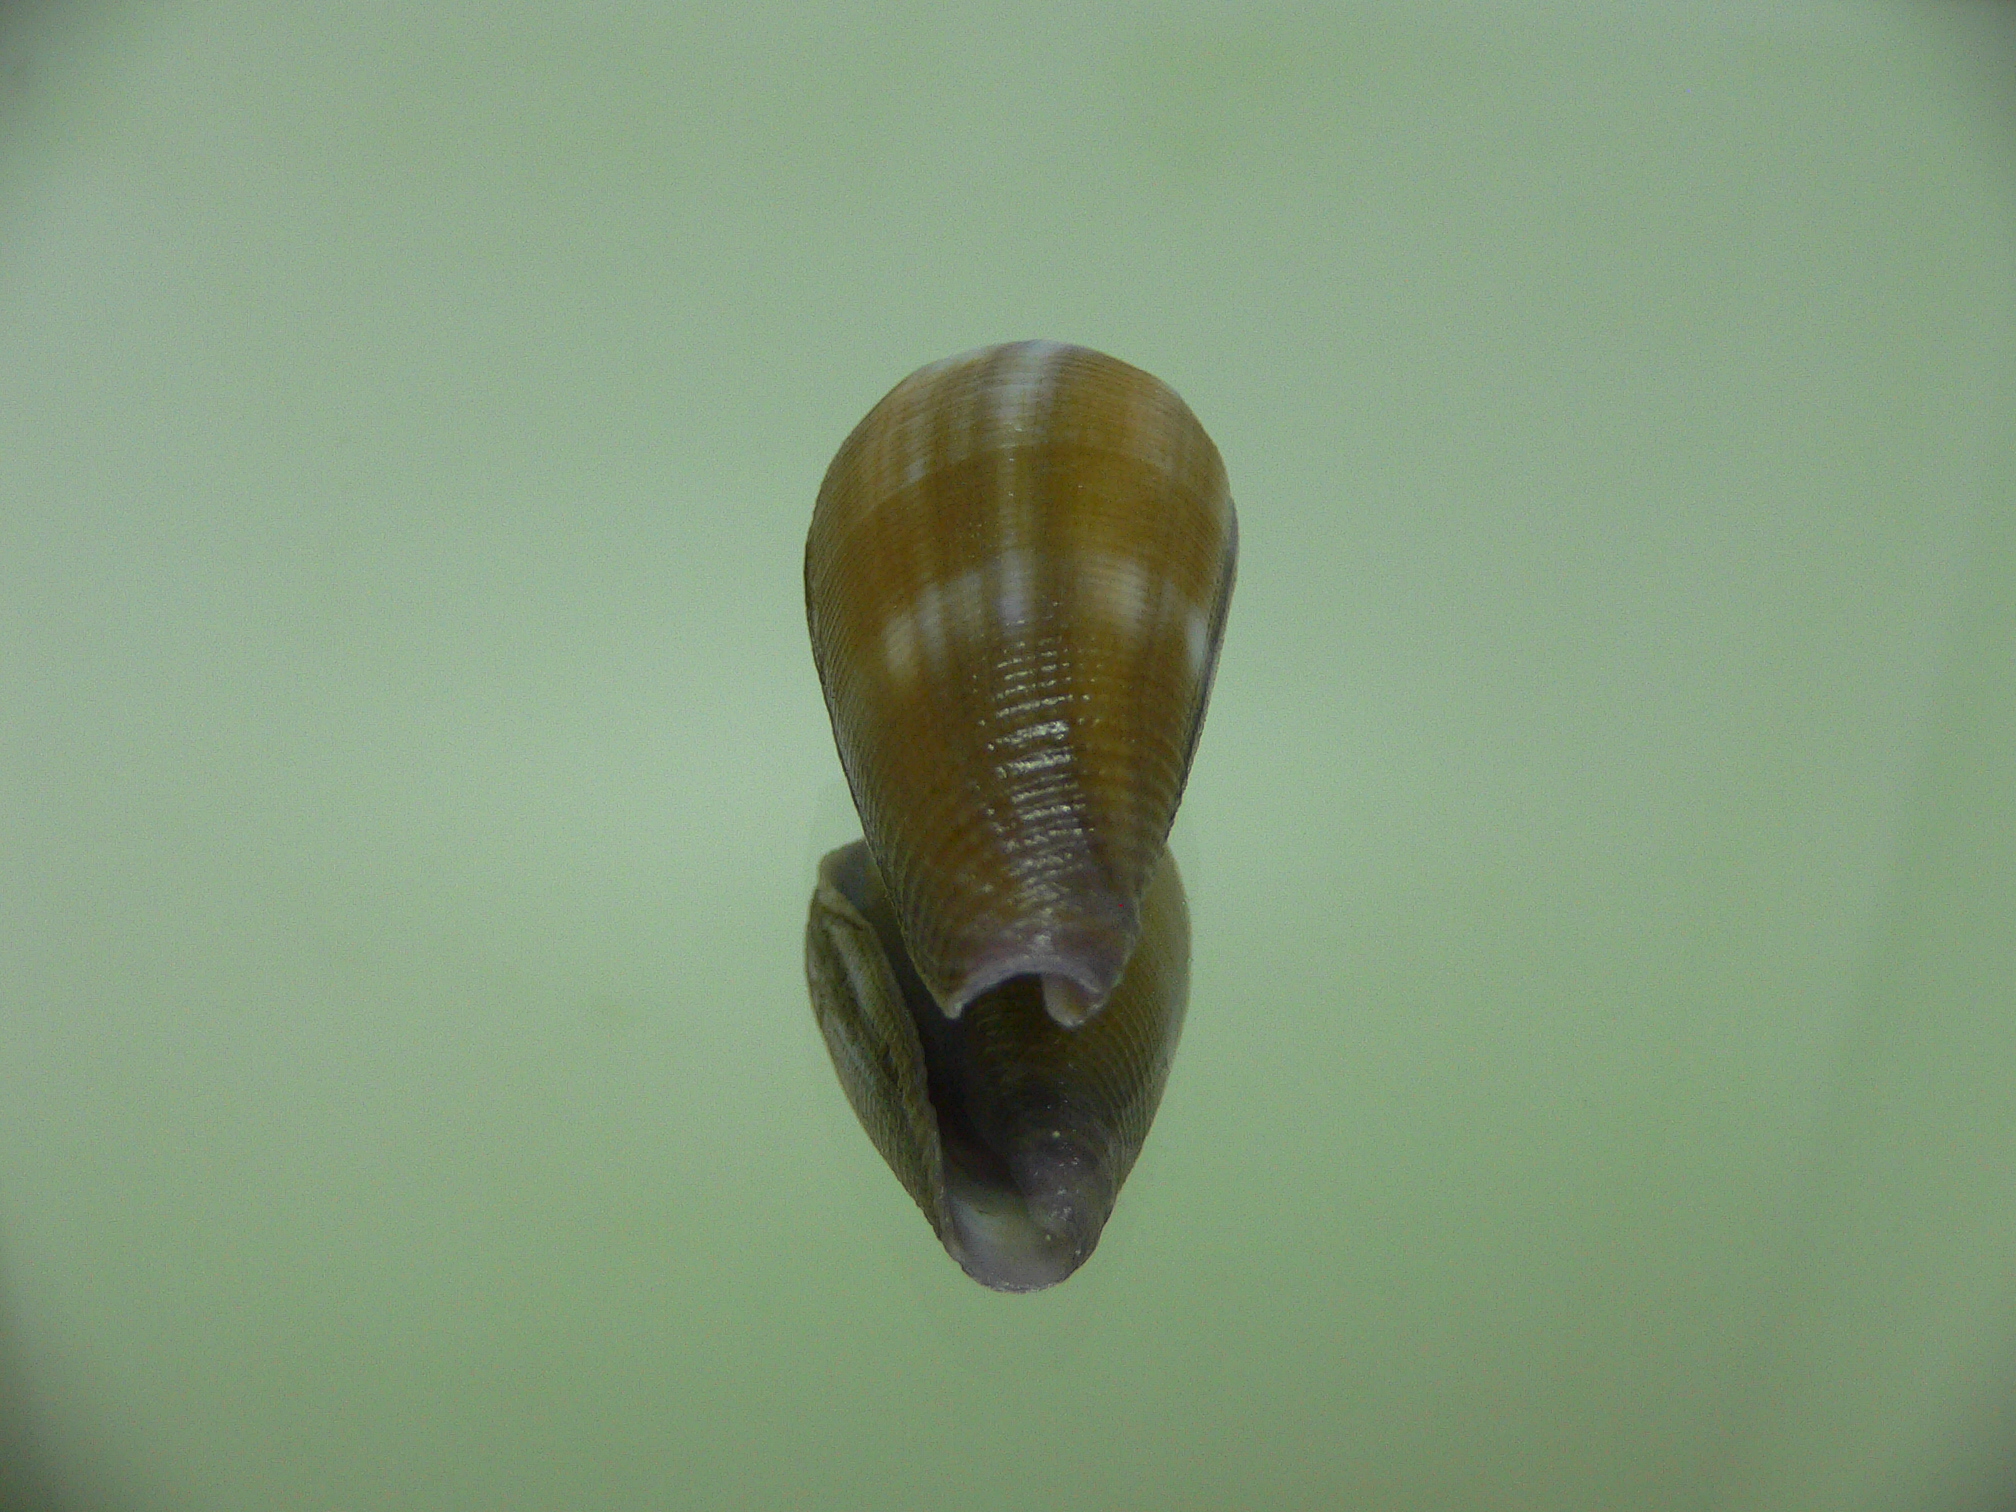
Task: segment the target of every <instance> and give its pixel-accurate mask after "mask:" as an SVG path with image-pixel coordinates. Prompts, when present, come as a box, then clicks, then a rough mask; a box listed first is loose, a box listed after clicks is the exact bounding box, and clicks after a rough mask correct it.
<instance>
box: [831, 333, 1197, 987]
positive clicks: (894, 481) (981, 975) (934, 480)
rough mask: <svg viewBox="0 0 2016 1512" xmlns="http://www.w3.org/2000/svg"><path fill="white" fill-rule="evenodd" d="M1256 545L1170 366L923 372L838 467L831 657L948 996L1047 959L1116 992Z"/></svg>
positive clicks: (1027, 973)
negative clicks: (1168, 377)
mask: <svg viewBox="0 0 2016 1512" xmlns="http://www.w3.org/2000/svg"><path fill="white" fill-rule="evenodd" d="M1236 557H1237V524H1236V520H1235V518H1234V514H1233V508H1232V502H1231V498H1230V495H1229V493H1228V490H1227V487H1226V479H1225V469H1224V466H1223V464H1222V463H1221V461H1220V460H1219V456H1218V451H1217V448H1216V447H1215V446H1213V445H1212V443H1211V440H1210V438H1209V437H1208V436H1207V435H1205V433H1204V430H1203V427H1202V426H1201V425H1199V424H1198V422H1197V419H1196V417H1195V416H1194V415H1192V414H1191V412H1190V410H1189V408H1188V407H1187V406H1186V405H1185V404H1184V403H1183V401H1182V400H1181V399H1179V398H1178V397H1177V396H1176V395H1175V393H1174V392H1172V391H1171V390H1170V389H1169V388H1168V387H1167V386H1166V385H1164V384H1162V383H1161V382H1160V381H1158V380H1157V379H1155V378H1153V377H1151V376H1149V375H1148V374H1147V373H1144V372H1142V371H1141V370H1140V369H1138V368H1134V367H1130V366H1128V365H1127V364H1125V363H1123V362H1119V361H1116V360H1115V359H1113V358H1111V357H1107V356H1104V355H1102V354H1100V353H1097V352H1093V351H1089V350H1087V349H1085V348H1082V347H1073V346H1066V345H1062V344H1058V343H1054V342H1020V343H1014V344H1011V345H1006V346H998V347H988V348H985V349H982V350H980V351H976V352H970V353H967V354H965V355H963V356H959V357H953V358H949V359H947V360H945V361H943V362H938V363H934V364H932V365H931V366H929V367H926V368H923V369H920V370H919V371H918V372H916V373H913V374H912V375H911V376H910V377H908V378H906V379H904V380H903V381H902V382H901V383H899V384H898V385H897V386H896V387H895V388H894V389H893V390H892V391H891V392H890V393H889V394H888V395H887V396H886V397H885V398H884V399H883V400H882V401H881V402H880V403H879V404H877V405H876V406H875V408H874V409H873V410H871V411H870V412H869V414H868V415H867V417H866V418H865V419H863V420H862V421H861V423H860V424H859V425H858V426H857V427H856V428H855V430H854V432H853V433H852V434H851V435H850V436H849V437H848V438H847V440H846V442H845V444H843V445H842V446H841V448H840V451H839V453H838V455H836V456H835V457H834V459H833V463H832V466H831V467H830V468H829V469H828V471H827V474H826V478H825V482H824V484H823V486H822V487H821V488H820V491H819V498H818V502H817V505H816V506H815V509H814V513H813V520H812V527H811V531H810V534H809V536H808V538H807V543H806V554H805V600H806V613H807V618H808V621H809V625H810V629H811V636H812V649H813V657H814V660H815V662H816V663H817V666H818V671H819V678H820V682H821V685H822V687H823V688H824V690H825V695H826V704H827V710H828V712H829V714H830V715H831V718H832V723H833V731H834V736H835V739H836V741H837V743H838V745H839V748H840V755H841V762H842V765H843V766H844V768H845V769H846V773H847V780H848V784H849V786H850V788H851V789H852V791H853V795H854V801H855V804H856V807H857V808H858V809H859V810H860V813H861V819H862V825H863V828H864V830H865V832H866V839H867V844H868V848H869V850H870V851H871V852H872V854H873V858H874V861H875V863H876V865H877V867H878V869H879V872H880V875H881V877H882V879H883V880H884V881H885V882H886V885H887V889H888V896H889V898H890V902H891V907H892V910H893V914H894V917H895V919H896V921H897V923H898V926H899V928H900V933H901V937H902V939H903V941H904V942H905V943H906V944H907V947H908V954H909V958H910V960H911V961H912V962H913V963H914V966H915V970H916V972H917V975H918V977H919V979H920V980H921V982H922V984H923V986H924V988H925V990H926V991H927V992H928V994H929V995H930V997H931V998H932V999H933V1000H934V1001H935V1002H936V1003H937V1004H938V1005H939V1006H940V1008H941V1009H942V1010H943V1011H944V1012H945V1013H946V1014H948V1015H950V1016H952V1017H955V1018H956V1017H957V1016H958V1015H960V1014H961V1013H962V1012H964V1011H965V1010H966V1009H967V1007H968V1005H969V1004H971V1003H972V1002H973V1001H974V1000H975V999H976V998H978V997H980V996H981V995H982V994H984V993H986V992H988V991H989V990H991V989H993V988H995V987H998V986H999V985H1001V984H1002V983H1004V982H1008V981H1010V980H1012V979H1015V978H1022V977H1026V978H1029V979H1030V980H1031V981H1032V982H1033V983H1034V984H1035V986H1036V988H1037V990H1038V991H1039V992H1040V996H1041V1000H1042V1002H1043V1003H1044V1005H1045V1008H1046V1011H1047V1012H1048V1013H1049V1014H1050V1015H1051V1016H1052V1017H1053V1018H1054V1019H1055V1020H1056V1021H1057V1022H1058V1023H1060V1024H1066V1025H1068V1024H1076V1023H1081V1022H1084V1021H1085V1020H1087V1019H1088V1018H1090V1017H1091V1016H1092V1015H1094V1014H1096V1013H1097V1012H1098V1011H1099V1010H1100V1008H1101V1007H1102V1006H1103V1005H1104V1004H1105V1003H1106V1001H1107V999H1108V997H1109V996H1110V995H1111V993H1112V992H1113V990H1114V988H1115V986H1116V985H1117V984H1118V982H1119V981H1120V978H1121V976H1122V973H1123V972H1124V970H1125V969H1126V966H1127V963H1128V960H1129V958H1130V957H1131V956H1132V954H1133V951H1134V949H1135V945H1136V942H1137V941H1138V939H1139V938H1140V932H1141V909H1142V903H1143V899H1144V896H1145V895H1146V892H1147V889H1148V887H1149V884H1150V882H1151V879H1152V878H1153V876H1154V874H1155V871H1156V868H1157V867H1158V866H1159V865H1160V864H1161V858H1162V855H1163V848H1164V843H1165V841H1166V839H1167V836H1168V833H1169V826H1170V823H1171V821H1172V820H1173V819H1174V817H1175V813H1176V807H1177V803H1178V801H1179V800H1180V798H1181V796H1182V792H1183V786H1184V782H1185V780H1186V778H1187V776H1188V773H1189V768H1190V759H1191V755H1192V752H1193V751H1194V749H1195V747H1196V743H1197V737H1198V733H1199V730H1200V728H1201V726H1202V723H1203V718H1204V710H1205V705H1206V702H1207V700H1208V698H1209V695H1210V689H1211V681H1212V676H1213V673H1214V671H1215V668H1216V664H1217V657H1218V644H1219V639H1220V636H1221V634H1222V631H1223V627H1224V622H1225V612H1226V606H1227V603H1228V601H1229V599H1230V595H1231V589H1232V580H1233V573H1234V564H1235V561H1236Z"/></svg>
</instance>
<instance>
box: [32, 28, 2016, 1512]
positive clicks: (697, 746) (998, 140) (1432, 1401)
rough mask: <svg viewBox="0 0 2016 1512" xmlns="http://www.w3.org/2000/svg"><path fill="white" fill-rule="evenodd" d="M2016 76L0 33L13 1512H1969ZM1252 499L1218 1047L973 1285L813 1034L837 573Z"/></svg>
mask: <svg viewBox="0 0 2016 1512" xmlns="http://www.w3.org/2000/svg"><path fill="white" fill-rule="evenodd" d="M2011 21H2012V14H2011V12H2010V11H2009V10H2008V9H2006V8H1994V9H1988V8H1981V7H1974V8H1970V7H1965V6H1959V5H1948V6H1944V7H1939V8H1931V7H1911V6H1905V5H1901V4H1892V5H1881V6H1879V5H1839V4H1837V5H1789V4H1788V5H1785V6H1782V7H1767V6H1756V5H1719V4H1705V3H1704V4H1698V5H1697V4H1675V3H1666V4H1650V3H1644V4H1634V5H1628V6H1619V7H1615V8H1596V7H1588V8H1584V7H1580V6H1547V5H1532V4H1511V3H1506V4H1500V5H1488V4H1486V5H1479V4H1473V5H1468V6H1463V7H1460V8H1455V9H1443V10H1439V11H1434V12H1430V11H1428V10H1425V9H1423V8H1421V7H1418V6H1415V5H1411V4H1395V5H1392V6H1390V7H1384V8H1381V7H1363V6H1344V5H1337V6H1327V7H1326V6H1306V7H1299V8H1293V9H1283V8H1275V7H1271V6H1264V5H1257V4H1255V5H1243V6H1231V5H1225V6H1213V5H1190V6H1166V5H1156V6H1148V5H1141V6H1118V5H1090V6H1087V5H1080V4H1069V5H1054V6H1034V5H1031V6H979V7H976V6H963V7H948V6H944V5H924V4H918V5H907V6H900V7H899V6H871V5H865V4H863V5H820V6H805V5H791V4H786V5H768V6H766V5H738V6H733V7H728V6H722V7H718V8H717V7H711V6H710V7H705V8H700V7H693V6H686V5H678V4H661V3H640V4H637V5H636V6H634V7H630V8H625V7H622V6H618V5H616V4H613V3H612V4H579V5H564V4H547V5H539V6H524V7H505V6H488V5H484V6H473V7H456V6H451V5H447V4H427V5H416V6H410V7H393V6H384V5H375V4H368V5H367V4H357V5H349V4H341V5H330V6H321V5H309V4H289V5H277V6H276V5H257V4H243V5H235V6H234V5H226V4H202V3H189V4H161V5H152V6H139V5H135V6H130V7H123V8H114V9H102V8H101V9H69V10H39V11H38V10H31V9H22V8H18V7H17V8H15V9H12V10H9V11H6V12H4V13H0V111H4V114H0V1286H4V1307H0V1465H4V1469H0V1498H12V1501H11V1502H9V1503H8V1505H9V1506H10V1508H11V1507H12V1506H13V1505H14V1504H18V1505H19V1506H21V1507H29V1508H37V1509H40V1508H54V1509H86V1508H100V1507H103V1508H109V1509H134V1512H140V1509H149V1512H151V1509H182V1508H188V1509H246V1512H254V1509H269V1508H283V1507H284V1508H316V1509H320V1508H327V1509H341V1512H351V1509H367V1508H401V1509H403V1508H414V1509H432V1508H458V1509H462V1508H466V1509H472V1512H477V1509H482V1512H489V1509H503V1508H524V1509H574V1508H584V1509H587V1508H613V1509H627V1508H750V1509H773V1508H774V1509H784V1508H807V1509H826V1508H834V1509H846V1508H872V1509H905V1508H927V1507H928V1508H936V1509H956V1512H991V1509H997V1508H999V1509H1009V1508H1015V1509H1021V1508H1043V1509H1057V1512H1069V1509H1193V1508H1194V1509H1219V1508H1230V1509H1276V1508H1280V1509H1303V1508H1309V1509H1329V1508H1340V1509H1341V1508H1367V1509H1423V1512H1431V1509H1432V1512H1441V1509H1459V1512H1461V1509H1501V1508H1504V1509H1511V1508H1521V1509H1535V1512H1541V1509H1544V1512H1559V1509H1592V1512H1595V1509H1640V1508H1643V1509H1652V1508H1661V1509H1663V1508H1685V1509H1703V1512H1721V1509H1729V1512H1737V1509H1756V1512H1794V1509H1806V1508H1813V1509H1821V1508H1825V1509H1829V1512H1853V1509H1862V1508H1867V1509H1903V1508H1918V1507H1927V1508H1933V1507H1956V1508H1957V1507H1987V1506H1990V1505H2001V1503H1999V1502H1997V1501H1995V1499H1994V1498H1995V1496H1996V1494H1997V1493H1996V1490H1995V1487H1996V1486H1997V1485H1998V1484H2000V1485H2002V1486H2004V1487H2006V1486H2007V1485H2008V1484H2010V1483H2012V1480H2016V1454H2012V1453H2011V1452H2010V1451H2011V1449H2012V1446H2016V1395H2012V1393H2016V881H2012V878H2016V445H2012V436H2016V341H2012V332H2016V47H2012V25H2011ZM1037 335H1040V336H1049V337H1056V338H1063V339H1069V340H1073V341H1079V342H1084V343H1088V344H1090V345H1094V346H1098V347H1101V348H1104V349H1106V350H1109V351H1111V352H1113V353H1115V354H1116V355H1119V356H1121V357H1124V358H1126V359H1128V360H1129V361H1132V362H1135V363H1138V364H1140V365H1142V366H1144V367H1146V368H1148V369H1150V370H1151V371H1153V372H1155V373H1157V374H1158V375H1160V376H1161V377H1163V378H1165V379H1167V380H1168V381H1169V382H1170V383H1172V384H1173V385H1175V387H1176V388H1177V389H1178V390H1180V391H1181V392H1182V393H1183V394H1184V396H1185V397H1186V398H1187V399H1189V401H1190V402H1191V404H1192V406H1193V407H1194V408H1195V409H1196V411H1197V413H1198V414H1199V415H1200V416H1201V417H1202V419H1203V420H1204V423H1205V424H1206V426H1207V427H1208V428H1209V429H1210V430H1211V431H1212V433H1213V434H1214V436H1215V437H1216V438H1217V441H1218V443H1219V446H1220V447H1221V449H1222V450H1223V452H1224V455H1225V458H1226V461H1227V464H1228V466H1229V468H1230V471H1231V476H1232V480H1233V486H1234V491H1235V494H1236V496H1237V498H1238V500H1239V504H1240V509H1241V518H1242V534H1243V540H1242V544H1243V551H1244V555H1243V560H1242V562H1241V564H1240V580H1239V589H1238V595H1237V598H1236V601H1235V603H1234V605H1233V610H1232V616H1231V623H1230V629H1229V638H1228V640H1227V642H1226V646H1225V652H1224V659H1223V663H1222V666H1221V668H1220V674H1219V680H1218V691H1217V696H1216V700H1215V704H1214V707H1213V709H1212V714H1211V721H1210V724H1209V727H1208V729H1207V732H1206V735H1205V739H1204V742H1203V745H1202V748H1201V750H1200V753H1199V757H1198V764H1197V768H1196V774H1195V777H1194V780H1193V781H1192V783H1191V787H1190V794H1189V798H1188V801H1187V804H1186V807H1185V809H1184V814H1183V819H1182V821H1181V823H1180V825H1179V829H1178V850H1179V854H1180V855H1182V856H1183V857H1184V859H1185V861H1186V864H1187V867H1188V876H1189V882H1190V888H1191V897H1192V903H1193V907H1194V911H1195V918H1196V926H1197V953H1196V961H1195V989H1194V994H1193V1001H1192V1009H1191V1019H1190V1029H1189V1033H1188V1036H1187V1038H1186V1041H1185V1043H1184V1047H1183V1053H1182V1056H1181V1058H1180V1059H1179V1061H1178V1063H1177V1068H1176V1073H1175V1076H1174V1079H1173V1081H1172V1084H1171V1087H1170V1090H1169V1095H1168V1098H1167V1101H1166V1102H1165V1103H1164V1105H1163V1109H1162V1113H1161V1117H1160V1120H1159V1122H1158V1124H1157V1127H1156V1129H1155V1132H1154V1136H1153V1138H1152V1139H1151V1140H1150V1142H1149V1144H1148V1148H1147V1152H1146V1154H1145V1156H1144V1157H1143V1159H1142V1161H1141V1164H1140V1166H1139V1167H1138V1169H1137V1171H1136V1174H1135V1175H1134V1177H1133V1180H1132V1182H1131V1184H1130V1185H1129V1187H1128V1188H1127V1191H1126V1192H1125V1194H1124V1196H1123V1198H1122V1201H1121V1205H1120V1208H1119V1211H1118V1213H1117V1215H1116V1217H1115V1218H1114V1220H1113V1223H1112V1225H1111V1227H1110V1228H1109V1229H1108V1231H1107V1234H1106V1238H1105V1242H1104V1244H1103V1245H1102V1246H1101V1248H1100V1250H1099V1253H1098V1254H1097V1255H1096V1256H1095V1257H1094V1259H1093V1260H1092V1262H1091V1263H1090V1264H1089V1265H1088V1266H1087V1267H1086V1269H1085V1270H1084V1271H1083V1272H1082V1273H1081V1274H1080V1275H1079V1276H1078V1277H1076V1278H1074V1279H1073V1280H1071V1281H1070V1282H1069V1283H1068V1284H1066V1285H1065V1286H1063V1287H1062V1288H1061V1289H1059V1290H1057V1291H1055V1292H1051V1293H1047V1294H1043V1295H1040V1296H1035V1297H1024V1298H1012V1297H1002V1296H995V1295H992V1294H989V1293H987V1292H985V1291H983V1290H981V1289H980V1288H978V1287H976V1286H975V1285H973V1284H972V1283H971V1282H969V1281H967V1280H966V1279H965V1278H964V1277H963V1276H962V1275H961V1274H960V1273H959V1271H958V1269H957V1268H956V1267H955V1266H954V1265H953V1264H952V1263H951V1262H950V1261H949V1260H947V1259H946V1257H945V1256H944V1254H943V1253H942V1252H941V1251H940V1250H939V1249H938V1247H937V1246H936V1244H935V1243H934V1242H933V1241H932V1239H931V1237H930V1234H929V1232H928V1231H927V1229H926V1227H925V1225H924V1223H923V1220H922V1219H921V1217H920V1216H919V1215H918V1214H917V1212H916V1211H915V1210H914V1208H913V1207H912V1206H911V1205H910V1203H909V1201H908V1199H907V1198H906V1197H905V1196H904V1195H903V1193H902V1192H901V1190H900V1189H899V1188H898V1187H897V1184H896V1182H895V1180H894V1179H893V1178H892V1177H891V1176H890V1175H889V1174H888V1172H887V1171H886V1170H885V1169H883V1168H882V1166H881V1164H880V1162H879V1161H878V1160H877V1159H876V1157H875V1156H874V1153H873V1151H872V1150H871V1149H870V1147H869V1145H868V1143H867V1141H866V1139H865V1138H864V1137H863V1136H862V1135H861V1133H860V1131H859V1130H858V1129H857V1128H856V1127H855V1126H854V1124H853V1122H852V1119H851V1117H850V1115H849V1113H848V1111H847V1109H846V1106H845V1104H844V1103H843V1101H842V1099H841V1095H840V1092H839V1090H838V1088H837V1086H836V1084H835V1083H834V1081H833V1079H832V1076H831V1073H830V1071H829V1069H828V1067H827V1066H826V1065H825V1063H824V1059H823V1052H822V1050H821V1048H820V1045H819V1042H818V1038H817V1035H816V1033H815V1032H814V1029H813V1026H812V1023H811V1019H810V1015H809V1012H808V1010H807V1007H806V1003H805V993H804V986H803V981H802V977H801V970H800V960H799V936H800V930H801V927H802V918H803V908H804V903H805V898H806V895H807V893H808V891H809V888H810V883H811V875H812V862H813V859H814V857H815V855H816V854H817V853H818V851H819V849H820V848H821V847H822V846H824V845H825V844H828V843H833V842H837V841H838V840H840V839H842V838H845V837H846V835H847V834H848V833H849V825H850V822H851V816H850V815H849V814H848V813H847V809H846V803H845V795H844V789H843V788H842V787H841V785H840V782H839V769H838V764H837V762H836V760H835V757H834V754H833V749H832V745H831V740H830V737H829V734H828V731H827V728H826V724H825V717H824V711H823V709H822V707H821V704H820V700H819V694H818V689H817V686H816V684H815V682H814V680H813V676H812V669H811V662H810V657H809V655H808V653H807V649H806V644H805V634H804V627H803V618H802V606H801V602H800V590H799V551H800V546H801V541H802V535H803V530H804V527H805V523H806V520H807V517H808V513H809V509H810V505H811V499H812V495H813V491H814V489H815V488H816V486H817V482H818V479H819V476H820V473H821V471H822V470H823V468H824V466H825V464H826V461H827V459H828V457H829V456H830V455H831V453H832V450H833V448H834V447H835V446H836V445H837V444H838V442H839V441H840V439H841V437H842V436H843V435H844V434H845V433H846V431H847V429H848V428H849V427H850V426H851V425H852V424H853V422H854V421H855V420H856V419H857V418H858V417H859V416H860V414H861V413H862V412H863V411H864V410H866V408H867V407H868V406H869V405H870V404H871V403H872V402H873V401H874V400H875V399H876V398H878V397H879V396H880V395H881V393H882V392H883V391H884V390H885V389H886V388H887V387H888V386H889V385H890V384H891V383H893V382H894V381H895V380H896V379H897V378H899V377H901V376H902V375H903V374H904V373H905V372H907V371H908V370H909V369H911V368H912V367H914V366H916V365H917V364H919V363H921V362H924V361H926V360H929V359H932V358H936V357H939V356H942V355H945V354H947V353H950V352H953V351H956V350H960V349H962V348H965V347H970V346H973V345H976V344H980V343H983V342H988V341H996V340H1003V339H1009V338H1016V337H1026V336H1037Z"/></svg>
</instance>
